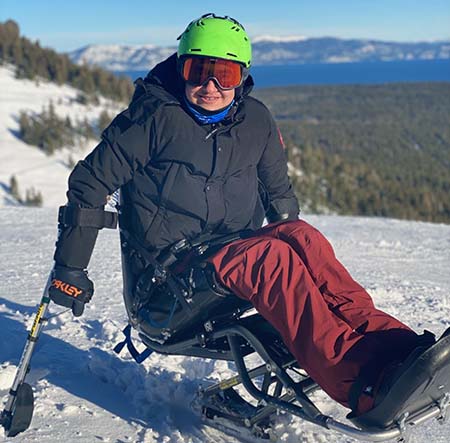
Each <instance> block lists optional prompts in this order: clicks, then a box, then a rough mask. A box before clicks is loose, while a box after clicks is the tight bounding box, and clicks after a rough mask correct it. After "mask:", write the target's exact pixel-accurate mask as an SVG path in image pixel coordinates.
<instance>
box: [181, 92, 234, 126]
mask: <svg viewBox="0 0 450 443" xmlns="http://www.w3.org/2000/svg"><path fill="white" fill-rule="evenodd" d="M184 102H185V103H186V106H187V108H188V110H189V112H190V113H191V114H192V116H193V117H194V118H195V120H197V122H198V123H200V124H202V125H205V124H212V123H218V122H220V121H222V120H223V119H224V118H225V117H226V116H227V114H228V111H229V110H230V109H231V107H232V106H233V103H234V100H233V101H232V102H231V103H230V104H229V105H228V106H227V107H226V108H224V109H222V110H221V111H219V112H216V113H211V112H208V111H205V114H204V113H202V112H201V111H199V110H198V109H196V108H194V106H193V105H192V104H191V103H189V100H187V99H186V97H184ZM197 108H198V107H197ZM206 113H207V114H206Z"/></svg>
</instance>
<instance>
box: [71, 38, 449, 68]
mask: <svg viewBox="0 0 450 443" xmlns="http://www.w3.org/2000/svg"><path fill="white" fill-rule="evenodd" d="M175 51H176V47H175V46H169V47H161V46H155V45H139V46H130V45H89V46H85V47H83V48H80V49H77V50H75V51H72V52H70V53H68V55H69V57H70V58H71V59H72V61H74V62H75V63H87V64H89V65H98V66H101V67H103V68H106V69H109V70H112V71H139V70H146V69H149V68H151V67H152V66H154V65H155V64H157V63H159V62H160V61H162V60H164V59H165V58H167V57H168V56H169V55H170V54H172V53H173V52H175ZM449 58H450V40H448V41H437V42H413V43H402V42H389V41H380V40H369V39H340V38H335V37H320V38H307V37H302V36H283V37H275V36H269V35H263V36H259V37H255V38H254V39H253V64H254V65H255V66H257V65H286V64H305V63H345V62H367V61H394V60H435V59H449Z"/></svg>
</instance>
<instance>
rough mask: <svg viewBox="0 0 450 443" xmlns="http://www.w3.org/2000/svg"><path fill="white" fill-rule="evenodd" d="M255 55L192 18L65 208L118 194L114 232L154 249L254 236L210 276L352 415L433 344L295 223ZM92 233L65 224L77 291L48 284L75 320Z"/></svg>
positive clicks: (226, 23)
mask: <svg viewBox="0 0 450 443" xmlns="http://www.w3.org/2000/svg"><path fill="white" fill-rule="evenodd" d="M251 63H252V55H251V43H250V39H249V37H248V35H247V34H246V32H245V30H244V28H243V27H242V25H240V24H239V23H238V22H237V21H236V20H234V19H232V18H230V17H219V16H216V15H214V14H207V15H205V16H203V17H201V18H199V19H196V20H194V21H192V22H191V23H190V24H189V25H188V26H187V28H186V30H185V31H184V32H183V33H182V34H181V36H180V38H179V45H178V51H177V53H176V54H173V55H172V56H170V57H169V58H168V59H166V60H165V61H163V62H161V63H159V64H158V65H157V66H156V67H155V68H153V69H152V70H151V72H150V73H149V75H148V76H147V77H146V79H145V80H143V81H142V80H140V81H138V82H137V84H136V90H135V94H134V96H133V99H132V101H131V103H130V105H129V107H128V108H127V109H126V110H124V111H123V112H121V113H120V114H119V115H118V116H117V117H116V118H115V119H114V120H113V121H112V123H111V124H110V126H109V127H108V128H107V129H106V130H105V131H104V133H103V134H102V140H101V142H100V143H99V145H98V146H97V147H96V148H95V149H94V150H93V151H92V152H91V153H90V154H89V155H88V156H87V157H86V159H85V160H83V161H80V162H79V163H78V164H77V165H76V167H75V168H74V170H73V172H72V173H71V175H70V178H69V190H68V193H67V197H68V203H67V208H72V209H73V208H88V209H89V208H90V209H92V210H94V209H97V210H99V211H102V208H103V206H104V205H105V203H106V199H107V196H108V195H110V194H112V193H113V192H114V191H115V190H117V189H120V191H121V198H122V202H121V217H122V218H123V220H125V223H124V226H121V228H122V229H124V230H126V231H127V232H128V233H129V234H130V235H132V236H133V237H134V238H135V239H136V240H137V241H138V242H139V243H140V244H141V245H143V246H144V247H145V248H146V249H147V250H148V251H162V250H164V249H165V248H168V247H169V246H170V245H173V244H174V243H176V242H177V241H179V240H181V239H185V238H186V239H190V240H192V239H195V238H197V237H199V236H201V235H203V236H204V235H208V236H209V238H211V239H214V238H216V237H220V236H222V235H225V234H229V233H232V232H238V231H242V230H252V231H253V233H252V235H250V236H247V237H246V238H241V239H237V240H235V241H232V242H231V243H228V244H226V245H224V246H223V247H222V248H221V249H220V250H219V251H218V252H216V253H215V254H214V255H213V256H211V257H209V259H208V260H209V262H210V264H212V266H213V267H214V270H215V274H216V277H217V279H218V281H219V282H220V284H222V285H223V286H224V287H226V288H228V289H229V290H230V291H231V292H232V293H233V294H234V296H236V297H239V298H242V299H245V300H248V301H250V302H251V303H252V304H253V305H254V307H255V308H256V309H257V311H258V312H259V313H260V314H261V315H262V316H263V317H264V318H265V319H266V320H267V321H268V322H269V323H270V324H271V325H272V326H273V327H274V328H275V329H276V330H277V331H278V332H279V333H280V335H281V337H282V339H283V341H284V343H285V344H286V346H287V347H288V349H289V350H290V352H291V353H292V354H293V355H294V357H295V358H296V359H297V361H298V363H299V365H300V367H302V368H303V369H305V370H306V371H307V372H308V374H309V375H310V376H311V377H312V378H313V380H315V381H316V382H317V383H318V384H319V385H320V387H321V388H323V390H324V391H325V392H326V393H327V394H328V395H329V396H330V397H331V398H333V399H334V400H335V401H337V402H339V403H340V404H342V405H344V406H346V407H348V408H350V409H351V410H352V416H359V415H361V414H364V413H367V412H368V411H370V410H371V409H373V408H374V407H375V406H376V405H378V404H379V403H380V402H381V401H382V400H383V398H384V397H385V396H386V395H389V390H390V387H391V386H392V385H393V384H394V383H395V380H396V379H397V378H399V377H400V378H401V376H402V374H403V373H404V372H405V371H406V369H407V368H408V367H410V366H411V365H413V364H414V362H415V361H416V360H417V359H418V358H419V356H420V355H422V354H423V353H424V352H429V349H433V346H435V345H434V344H435V339H434V336H433V335H432V334H431V333H429V332H425V333H424V334H421V335H418V334H417V333H416V332H414V331H413V330H412V329H411V328H410V327H408V326H407V325H405V324H404V323H402V322H401V321H400V320H398V319H396V318H394V317H392V316H391V315H389V314H387V313H385V312H383V311H380V310H379V309H377V308H376V307H375V306H374V303H373V301H372V299H371V297H370V296H369V294H368V293H367V292H366V290H365V289H364V288H363V287H362V286H361V285H359V284H358V283H357V282H356V281H355V280H354V279H353V278H352V277H351V276H350V274H349V272H348V271H347V270H346V268H345V267H344V266H343V265H342V264H341V263H340V262H339V261H338V260H337V259H336V257H335V255H334V252H333V249H332V247H331V245H330V243H329V242H328V241H327V239H326V238H325V237H324V236H323V235H322V234H321V233H320V232H319V231H318V230H317V229H316V228H314V227H313V226H311V225H310V224H308V223H307V222H305V221H304V220H301V219H300V220H299V219H298V214H299V205H298V202H297V199H296V196H295V195H294V192H293V188H292V186H291V183H290V181H289V178H288V174H287V162H286V156H285V150H284V145H283V141H282V138H281V135H280V133H279V130H278V128H277V126H276V124H275V121H274V119H273V117H272V115H271V113H270V112H269V110H268V109H267V108H266V107H265V105H264V104H263V103H261V102H260V101H258V100H256V99H255V98H253V97H252V96H250V95H249V94H250V91H251V90H252V86H253V80H252V77H251V76H250V75H249V69H250V66H251ZM265 218H266V219H267V221H268V224H267V225H266V226H264V227H262V225H263V221H264V219H265ZM98 228H99V227H93V226H86V225H83V224H82V223H80V224H79V225H78V226H76V225H73V224H64V223H60V235H59V238H58V242H57V245H56V251H55V255H54V259H55V266H54V269H53V270H52V276H53V279H54V280H57V281H62V282H65V283H67V284H69V285H71V286H74V287H76V288H78V289H81V290H82V291H83V292H82V294H81V295H77V296H75V294H73V293H72V294H71V293H68V292H67V291H63V290H62V287H61V285H59V286H58V285H53V286H51V287H50V288H49V296H50V298H51V299H52V300H53V301H54V302H55V303H57V304H61V305H64V306H69V307H72V308H73V312H74V314H75V315H81V314H82V313H83V308H84V305H85V303H88V302H89V301H90V299H91V296H92V294H93V285H92V282H91V281H90V280H89V278H88V275H87V271H86V268H87V266H88V263H89V260H90V256H91V253H92V250H93V247H94V244H95V241H96V237H97V233H98ZM131 272H138V271H137V270H134V271H133V270H131ZM135 277H136V276H135ZM131 314H132V313H131ZM446 339H447V338H446V337H444V338H443V340H446Z"/></svg>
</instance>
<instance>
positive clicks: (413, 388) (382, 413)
mask: <svg viewBox="0 0 450 443" xmlns="http://www.w3.org/2000/svg"><path fill="white" fill-rule="evenodd" d="M375 372H376V371H374V370H373V369H372V370H371V369H370V367H366V368H364V369H363V370H362V371H361V375H360V377H358V379H357V380H356V381H355V383H354V385H353V386H352V389H351V391H350V405H351V407H352V412H351V413H350V414H349V415H348V416H347V418H349V419H350V420H352V421H353V422H354V423H355V424H356V425H358V426H360V427H362V428H364V429H376V430H380V429H386V428H388V427H390V426H392V425H393V424H394V423H395V422H396V421H397V420H398V419H399V418H400V417H401V416H402V415H403V414H404V413H405V412H406V411H407V412H409V413H410V414H414V413H417V412H419V411H420V410H422V409H425V408H427V406H429V405H431V404H434V403H435V402H437V401H438V400H439V399H440V398H442V397H443V396H444V394H445V393H447V392H449V393H450V328H448V329H447V330H446V331H445V332H444V334H443V335H442V336H441V337H440V339H439V340H438V341H437V342H436V341H435V338H434V335H433V334H431V333H430V332H428V331H425V333H424V334H423V335H421V336H418V342H417V346H416V348H414V349H413V351H412V352H411V353H410V354H409V355H408V356H407V357H406V359H404V360H403V361H393V362H391V363H390V364H388V365H386V366H385V367H384V368H383V369H382V370H381V371H378V374H377V375H376V374H375ZM361 396H370V397H372V401H373V407H372V409H370V410H369V411H367V412H364V413H362V414H361V413H359V412H358V410H357V407H358V403H360V401H361V399H362V397H361Z"/></svg>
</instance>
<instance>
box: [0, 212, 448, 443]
mask: <svg viewBox="0 0 450 443" xmlns="http://www.w3.org/2000/svg"><path fill="white" fill-rule="evenodd" d="M305 218H306V219H307V221H309V222H310V223H312V224H313V225H314V226H317V227H318V228H319V229H320V230H321V231H322V232H323V233H324V234H325V235H326V236H327V237H328V238H329V239H330V241H331V242H332V244H333V246H334V248H335V251H336V254H337V256H338V257H339V258H340V260H341V261H343V262H344V264H345V265H346V266H347V267H348V269H349V270H350V272H351V273H352V274H353V276H354V277H355V278H356V279H357V280H358V281H359V282H360V283H361V284H362V285H363V286H365V287H366V288H367V289H368V290H369V292H370V293H371V294H372V296H373V297H374V299H375V302H376V304H377V306H378V307H380V308H381V309H384V310H386V311H387V312H389V313H391V314H393V315H395V316H398V317H399V318H400V319H402V320H403V321H404V322H406V323H407V324H409V325H410V326H411V327H412V328H414V329H415V330H416V331H418V332H422V330H423V329H429V330H432V331H433V332H435V333H436V334H441V333H442V332H443V331H444V329H445V328H446V327H448V326H449V325H450V316H449V310H450V275H449V264H450V226H448V225H439V224H427V223H419V222H407V221H397V220H389V219H379V218H355V217H337V216H306V217H305ZM56 219H57V210H56V209H51V208H44V209H28V208H2V209H1V210H0V233H1V234H0V235H1V237H0V238H1V258H2V267H1V269H0V327H1V330H2V340H1V341H0V399H3V401H4V400H6V393H7V391H8V390H9V387H10V385H11V383H12V379H13V377H14V373H15V372H14V371H15V365H17V364H18V361H19V358H20V356H21V353H22V349H23V346H24V344H25V340H26V334H27V332H26V330H27V329H29V328H30V326H31V323H32V321H33V318H34V314H35V311H36V307H37V305H38V303H39V301H40V298H41V291H42V288H43V286H44V284H45V282H46V279H47V275H48V272H49V270H50V268H51V265H52V254H53V249H54V242H55V239H56ZM90 276H91V278H92V279H93V280H94V283H95V288H96V293H95V295H94V298H93V301H92V302H91V303H90V304H89V305H88V307H87V309H86V311H85V314H84V315H83V316H82V317H80V318H78V319H77V318H74V317H73V316H72V315H71V314H70V313H64V314H62V315H60V316H58V317H55V318H52V319H51V320H50V321H49V323H48V325H47V327H46V328H45V329H44V332H43V335H42V337H41V339H40V340H39V342H38V346H37V350H36V352H35V354H34V357H33V360H32V368H31V372H30V374H29V375H28V377H27V380H28V381H29V382H30V383H31V384H32V386H33V388H34V391H35V412H34V417H33V421H32V423H31V426H30V428H29V429H28V430H27V431H26V432H25V433H23V434H19V436H17V437H16V438H15V439H7V438H6V437H5V434H4V432H3V429H1V430H0V442H6V441H11V442H13V441H19V442H23V443H30V442H55V443H56V442H60V441H65V442H75V441H76V442H117V443H126V442H143V443H156V442H157V443H169V442H171V443H172V442H173V443H204V442H214V443H237V442H238V441H239V440H237V439H235V438H233V437H230V436H228V435H226V434H224V433H222V432H221V431H219V430H216V429H212V428H208V427H205V426H202V424H201V422H200V420H199V417H198V416H197V415H196V414H195V413H194V412H193V411H191V409H190V402H191V401H192V399H193V397H194V395H195V391H196V389H197V387H198V385H199V384H202V383H203V384H204V383H206V384H208V383H212V382H214V381H216V380H218V379H220V378H224V377H229V376H231V375H233V374H234V373H233V371H232V364H231V363H228V362H222V361H217V362H215V361H211V360H202V359H196V358H190V357H181V356H175V357H167V356H162V355H158V354H152V355H151V356H150V358H149V359H147V360H146V361H145V362H144V363H143V364H142V365H138V364H136V363H135V362H134V361H133V360H132V358H131V357H130V356H129V355H128V353H127V351H125V350H124V351H123V352H122V354H121V355H120V356H117V355H116V354H115V353H114V352H113V351H112V348H113V347H114V345H115V344H116V343H118V342H119V341H121V339H122V335H121V329H122V328H123V327H124V326H125V324H126V314H125V309H124V306H123V303H122V295H121V270H120V254H119V243H118V233H117V232H116V231H109V230H104V231H102V232H101V233H100V235H99V239H98V242H97V247H96V249H95V251H94V255H93V258H92V260H91V265H90ZM60 311H61V309H60V308H59V307H57V306H55V305H51V313H57V312H60ZM316 399H317V401H318V404H319V406H320V408H321V409H322V411H323V412H324V413H326V414H330V415H333V416H334V417H335V418H338V419H341V420H344V419H345V414H346V413H347V412H348V411H347V410H346V409H344V408H342V407H340V406H338V405H336V404H335V403H333V402H332V401H331V400H329V399H328V398H327V397H326V395H325V394H323V393H318V394H317V397H316ZM276 430H277V434H278V435H279V441H280V442H284V443H299V442H308V443H325V442H336V443H344V442H353V441H354V440H352V439H351V438H349V437H344V436H341V435H338V434H335V433H332V432H331V431H326V430H323V429H320V428H318V427H315V426H314V425H311V424H308V423H304V422H301V420H299V419H296V418H291V417H289V416H286V415H282V416H280V422H279V424H278V425H277V428H276ZM449 435H450V423H449V422H447V423H446V424H444V425H443V426H439V425H438V424H437V423H436V422H434V421H433V422H431V423H427V424H426V425H425V426H423V427H420V428H418V429H414V430H413V431H412V433H411V439H410V441H411V442H415V443H424V442H434V443H438V442H440V443H444V442H447V441H448V439H449V438H448V436H449Z"/></svg>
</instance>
